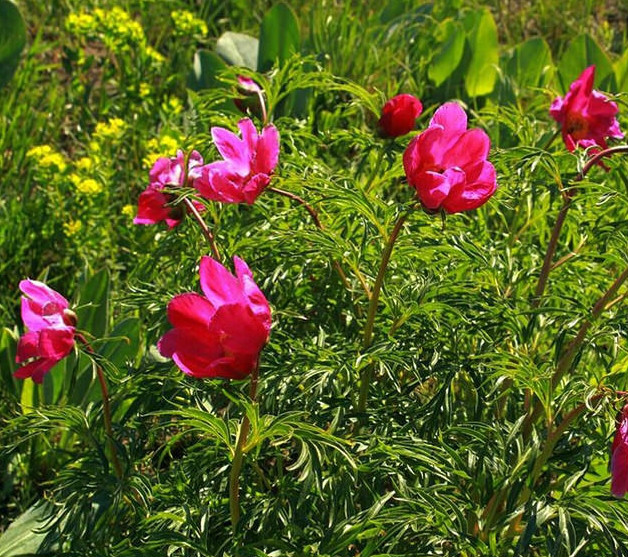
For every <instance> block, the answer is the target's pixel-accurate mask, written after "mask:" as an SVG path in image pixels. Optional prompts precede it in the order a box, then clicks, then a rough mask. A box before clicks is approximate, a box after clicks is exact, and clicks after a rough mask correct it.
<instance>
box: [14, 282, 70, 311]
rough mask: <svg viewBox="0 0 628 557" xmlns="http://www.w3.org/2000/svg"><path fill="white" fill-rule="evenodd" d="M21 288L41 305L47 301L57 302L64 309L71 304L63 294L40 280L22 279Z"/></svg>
mask: <svg viewBox="0 0 628 557" xmlns="http://www.w3.org/2000/svg"><path fill="white" fill-rule="evenodd" d="M20 290H21V291H22V292H24V294H26V295H27V296H28V297H29V298H30V299H31V300H33V301H34V302H36V303H37V304H39V305H40V306H43V305H45V304H46V303H47V302H55V303H56V304H58V305H59V307H60V308H61V309H62V310H63V309H67V308H68V307H69V305H70V304H69V303H68V301H67V300H66V299H65V298H64V297H63V296H62V295H61V294H59V293H58V292H57V291H55V290H53V289H52V288H50V287H49V286H47V285H45V284H44V283H43V282H40V281H38V280H30V279H26V280H22V281H20Z"/></svg>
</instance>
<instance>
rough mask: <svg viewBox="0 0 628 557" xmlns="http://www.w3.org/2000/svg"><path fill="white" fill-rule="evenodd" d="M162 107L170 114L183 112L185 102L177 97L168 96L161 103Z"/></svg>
mask: <svg viewBox="0 0 628 557" xmlns="http://www.w3.org/2000/svg"><path fill="white" fill-rule="evenodd" d="M161 108H162V110H163V111H164V112H168V113H170V114H174V115H175V116H176V115H177V114H181V112H182V111H183V103H182V102H181V99H178V98H177V97H167V98H166V99H165V100H164V102H162V103H161Z"/></svg>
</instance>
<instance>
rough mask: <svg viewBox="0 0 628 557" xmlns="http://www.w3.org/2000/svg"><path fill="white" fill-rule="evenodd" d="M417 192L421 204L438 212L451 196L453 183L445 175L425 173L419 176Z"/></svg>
mask: <svg viewBox="0 0 628 557" xmlns="http://www.w3.org/2000/svg"><path fill="white" fill-rule="evenodd" d="M415 187H416V190H417V193H418V194H419V199H420V200H421V203H422V204H423V205H424V206H425V207H426V208H427V209H430V210H436V209H438V208H439V207H440V206H441V203H442V202H443V201H444V200H445V198H446V197H447V196H448V195H449V190H451V183H450V182H449V180H448V179H447V177H445V176H444V175H443V174H438V173H437V172H423V173H421V174H419V175H418V177H417V181H416V186H415Z"/></svg>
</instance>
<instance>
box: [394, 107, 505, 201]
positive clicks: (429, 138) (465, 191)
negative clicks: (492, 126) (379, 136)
mask: <svg viewBox="0 0 628 557" xmlns="http://www.w3.org/2000/svg"><path fill="white" fill-rule="evenodd" d="M490 146H491V143H490V140H489V138H488V136H487V135H486V133H485V132H484V131H482V130H480V129H478V128H473V129H471V130H467V115H466V113H465V111H464V110H463V109H462V107H461V106H460V105H458V104H457V103H453V102H452V103H446V104H444V105H443V106H441V107H440V108H439V109H438V110H437V111H436V112H435V113H434V117H433V118H432V120H431V122H430V125H429V127H428V128H427V129H426V130H425V131H424V132H422V133H421V134H419V135H418V136H416V137H415V138H414V139H413V140H412V141H411V142H410V144H409V145H408V147H407V149H406V151H405V153H404V154H403V167H404V169H405V171H406V177H407V178H408V183H409V184H410V185H411V186H412V187H413V188H415V189H416V192H417V194H418V197H419V200H420V201H421V203H422V204H423V206H424V207H425V208H426V209H429V210H432V211H436V210H438V209H443V210H445V211H447V212H448V213H459V212H461V211H469V210H471V209H476V208H477V207H480V206H481V205H483V204H484V203H486V201H487V200H488V199H489V197H491V196H492V195H493V193H495V190H496V189H497V181H496V177H495V168H494V167H493V165H492V164H491V163H490V162H488V161H487V160H486V157H487V155H488V151H489V149H490Z"/></svg>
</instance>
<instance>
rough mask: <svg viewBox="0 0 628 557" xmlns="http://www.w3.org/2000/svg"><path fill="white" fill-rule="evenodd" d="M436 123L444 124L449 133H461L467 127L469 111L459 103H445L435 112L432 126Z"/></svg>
mask: <svg viewBox="0 0 628 557" xmlns="http://www.w3.org/2000/svg"><path fill="white" fill-rule="evenodd" d="M434 125H438V126H442V127H443V128H444V129H446V130H447V132H448V134H453V135H460V134H462V133H463V132H464V131H466V129H467V113H466V112H465V111H464V109H463V108H462V107H461V106H460V105H459V104H458V103H455V102H450V103H445V104H444V105H443V106H441V107H440V108H439V109H438V110H437V111H436V112H435V113H434V116H433V117H432V120H431V121H430V127H431V126H434Z"/></svg>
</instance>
